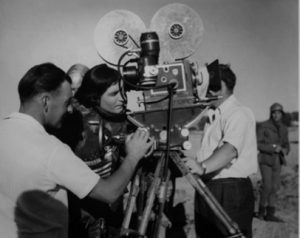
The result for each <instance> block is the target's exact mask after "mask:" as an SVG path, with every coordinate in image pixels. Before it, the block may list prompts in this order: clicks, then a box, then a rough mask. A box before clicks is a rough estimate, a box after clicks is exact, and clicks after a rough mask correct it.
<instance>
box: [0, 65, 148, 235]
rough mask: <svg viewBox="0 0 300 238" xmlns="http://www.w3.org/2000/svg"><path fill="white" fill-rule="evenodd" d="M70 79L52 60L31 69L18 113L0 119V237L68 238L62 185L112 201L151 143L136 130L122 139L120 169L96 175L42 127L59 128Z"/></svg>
mask: <svg viewBox="0 0 300 238" xmlns="http://www.w3.org/2000/svg"><path fill="white" fill-rule="evenodd" d="M70 83H71V79H70V78H69V76H68V75H66V74H65V72H64V71H62V70H61V69H59V68H58V67H56V66H55V65H53V64H51V63H45V64H41V65H37V66H34V67H32V68H31V69H30V70H29V71H28V72H27V73H26V74H25V75H24V77H23V78H22V79H21V81H20V83H19V86H18V91H19V96H20V100H21V106H20V110H19V112H16V113H13V114H11V115H9V116H8V117H6V118H4V120H3V121H1V122H0V231H1V237H5V238H17V237H18V238H25V237H39V238H40V237H47V238H48V237H67V234H68V202H67V193H66V189H68V190H70V191H72V192H73V193H74V194H75V195H77V196H78V197H79V198H84V197H86V196H89V197H91V198H94V199H98V200H101V201H104V202H107V203H112V202H114V201H115V200H116V199H117V198H118V197H119V196H120V195H121V194H122V193H123V191H124V189H125V188H126V186H127V184H128V182H129V181H130V178H131V176H132V174H133V172H134V170H135V167H136V165H137V163H138V162H139V160H140V159H141V158H142V157H143V156H144V154H145V153H146V151H147V150H148V149H149V148H150V147H151V145H152V141H149V142H148V138H149V133H148V132H145V131H144V130H139V129H138V130H137V131H136V132H135V133H134V134H132V135H131V136H129V137H128V139H127V141H126V151H127V156H126V158H125V160H124V162H123V164H122V165H121V167H120V168H119V169H118V170H117V171H116V172H115V173H114V174H113V175H112V176H110V177H109V178H107V179H100V177H99V176H98V175H97V174H95V173H94V172H93V171H92V170H91V169H90V168H89V167H87V166H86V164H85V163H84V162H82V160H80V159H78V158H77V157H76V156H75V155H74V154H73V152H72V151H71V149H70V148H69V147H68V146H67V145H65V144H63V143H62V142H60V141H59V140H58V139H57V138H56V137H54V136H50V135H49V134H48V133H47V132H46V131H45V127H54V128H59V127H60V126H61V123H62V120H63V118H64V116H65V115H66V114H67V113H68V112H70V111H72V106H71V100H72V91H71V85H70Z"/></svg>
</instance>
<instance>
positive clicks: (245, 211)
mask: <svg viewBox="0 0 300 238" xmlns="http://www.w3.org/2000/svg"><path fill="white" fill-rule="evenodd" d="M219 72H220V79H221V88H220V89H216V90H212V92H211V94H212V96H218V97H219V99H217V100H214V101H211V102H210V109H209V110H208V116H209V118H210V120H208V121H207V122H206V124H205V128H204V135H203V138H202V141H201V144H200V149H199V150H198V153H197V159H196V160H195V159H193V158H185V159H183V160H184V161H185V163H186V165H187V167H188V168H189V169H190V171H191V172H192V173H196V174H198V175H200V176H201V178H202V180H203V182H205V185H206V187H207V188H208V189H209V190H210V192H211V193H212V194H213V195H214V197H215V198H216V200H217V201H218V203H219V204H220V205H221V206H222V207H223V209H224V210H225V212H226V213H227V214H228V215H229V217H230V218H231V219H232V220H233V221H234V222H236V223H237V224H238V226H239V230H240V231H241V232H242V233H243V235H244V236H245V237H247V238H252V220H253V213H254V193H253V187H252V183H251V180H250V179H249V175H251V174H253V173H256V171H257V167H258V166H257V143H256V133H255V129H256V123H255V118H254V115H253V113H252V111H251V110H250V109H249V108H247V107H245V106H244V105H242V104H241V103H240V102H239V101H238V100H237V99H236V98H235V96H234V95H233V90H234V87H235V83H236V76H235V74H234V73H233V72H232V70H231V69H230V67H229V66H228V65H223V64H220V65H219ZM195 229H196V234H197V237H201V238H212V237H213V238H223V237H227V236H230V234H229V231H228V230H226V229H225V227H224V224H222V223H221V221H220V220H219V218H218V217H217V216H216V214H215V213H214V212H213V210H212V209H210V207H209V206H208V204H207V202H206V201H205V199H204V198H202V197H201V196H200V195H199V194H197V193H195Z"/></svg>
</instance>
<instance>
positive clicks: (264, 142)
mask: <svg viewBox="0 0 300 238" xmlns="http://www.w3.org/2000/svg"><path fill="white" fill-rule="evenodd" d="M273 145H281V147H282V148H285V149H286V150H287V154H288V152H289V150H290V145H289V140H288V129H287V127H286V126H285V125H283V124H282V123H279V124H278V125H275V124H274V122H273V121H272V120H271V119H269V120H267V121H265V122H263V123H262V124H261V125H260V126H259V127H258V129H257V147H258V150H259V155H258V162H259V163H261V164H267V165H269V166H272V165H274V164H275V160H278V159H280V162H281V164H285V158H284V157H285V155H284V154H283V153H279V154H277V153H274V152H275V147H274V146H273Z"/></svg>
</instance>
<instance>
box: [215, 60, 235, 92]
mask: <svg viewBox="0 0 300 238" xmlns="http://www.w3.org/2000/svg"><path fill="white" fill-rule="evenodd" d="M219 70H220V77H221V80H222V81H223V82H224V83H225V85H226V88H227V89H228V90H230V91H232V92H233V89H234V87H235V83H236V76H235V74H234V73H233V71H232V70H231V69H230V65H228V64H220V65H219Z"/></svg>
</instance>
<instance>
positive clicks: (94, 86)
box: [75, 64, 121, 108]
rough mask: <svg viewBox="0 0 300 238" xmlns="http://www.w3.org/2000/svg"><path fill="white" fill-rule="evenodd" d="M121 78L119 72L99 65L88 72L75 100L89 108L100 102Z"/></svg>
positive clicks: (104, 65)
mask: <svg viewBox="0 0 300 238" xmlns="http://www.w3.org/2000/svg"><path fill="white" fill-rule="evenodd" d="M120 78H121V75H120V74H119V72H118V71H117V70H115V69H113V68H110V67H108V66H107V65H106V64H99V65H96V66H94V67H93V68H91V69H90V70H88V71H87V72H86V74H85V75H84V77H83V79H82V84H81V86H80V88H79V89H78V91H77V92H76V94H75V98H76V99H77V100H78V101H79V103H80V104H82V105H84V106H85V107H87V108H90V107H92V106H93V103H97V102H99V99H100V97H101V96H102V95H103V94H104V93H105V91H106V90H107V89H108V88H109V87H110V86H111V85H114V84H117V83H118V82H119V80H120Z"/></svg>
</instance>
